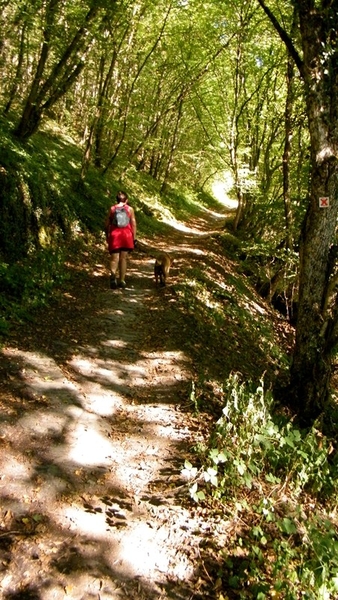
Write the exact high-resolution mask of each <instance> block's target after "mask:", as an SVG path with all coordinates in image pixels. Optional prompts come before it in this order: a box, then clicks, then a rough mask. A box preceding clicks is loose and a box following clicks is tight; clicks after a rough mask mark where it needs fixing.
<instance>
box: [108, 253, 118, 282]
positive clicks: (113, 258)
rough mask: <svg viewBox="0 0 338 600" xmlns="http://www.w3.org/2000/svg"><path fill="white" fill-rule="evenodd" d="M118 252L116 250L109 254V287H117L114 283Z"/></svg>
mask: <svg viewBox="0 0 338 600" xmlns="http://www.w3.org/2000/svg"><path fill="white" fill-rule="evenodd" d="M119 258H120V256H119V253H118V252H114V253H113V254H111V255H110V258H109V268H110V287H111V288H116V287H117V283H116V272H117V269H118V266H119Z"/></svg>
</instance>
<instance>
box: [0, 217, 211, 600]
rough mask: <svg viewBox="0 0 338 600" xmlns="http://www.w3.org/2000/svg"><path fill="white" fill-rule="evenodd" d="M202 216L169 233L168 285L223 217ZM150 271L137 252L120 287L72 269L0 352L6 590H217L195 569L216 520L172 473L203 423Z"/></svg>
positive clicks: (104, 593)
mask: <svg viewBox="0 0 338 600" xmlns="http://www.w3.org/2000/svg"><path fill="white" fill-rule="evenodd" d="M206 219H207V221H206V222H204V223H203V222H201V221H200V222H199V223H196V224H195V228H194V229H192V230H185V231H182V232H176V233H175V234H174V235H173V237H172V240H171V245H170V251H171V252H172V254H173V255H174V256H175V257H176V260H175V265H174V269H173V275H172V281H175V278H177V277H178V275H179V274H180V276H182V273H180V271H182V268H183V263H184V261H185V260H187V258H189V257H191V258H194V257H195V258H196V257H199V258H200V257H201V256H203V252H204V249H203V248H204V245H205V243H206V238H205V237H204V236H203V235H201V234H202V233H203V230H204V232H205V230H206V229H205V228H206V226H207V223H208V222H209V225H208V226H209V229H210V223H211V225H213V224H216V226H220V225H221V220H220V219H221V215H212V214H210V215H206ZM160 245H161V244H159V246H160ZM86 258H88V257H86V256H85V255H84V256H82V261H83V264H84V265H85V264H86ZM87 263H88V260H87ZM152 270H153V259H152V258H149V256H148V255H147V254H141V253H138V254H135V255H134V257H133V258H132V260H131V262H130V268H129V283H128V288H127V289H126V290H114V291H113V290H109V289H107V272H106V270H105V267H104V265H102V264H100V263H99V262H97V263H96V264H95V265H90V266H88V268H87V271H86V272H84V271H81V270H80V271H79V273H78V274H76V272H74V273H73V276H72V277H73V279H72V280H74V281H75V282H76V284H75V285H73V284H72V285H71V286H70V287H69V289H68V290H67V291H65V293H64V294H63V296H62V299H61V300H59V301H58V302H56V304H55V306H54V307H52V308H51V309H49V310H48V311H44V312H41V314H40V318H39V319H38V320H36V321H35V322H34V323H32V324H31V325H27V326H25V330H24V331H22V329H21V331H20V328H19V329H16V330H15V332H14V333H13V338H12V340H11V343H8V345H7V346H6V347H5V348H3V350H2V353H1V354H2V357H1V361H2V362H1V367H0V370H1V375H2V381H3V385H2V388H1V393H0V401H1V414H2V416H1V428H0V461H1V475H0V497H1V509H0V527H1V529H0V571H1V583H0V597H1V598H4V599H6V598H11V599H14V598H15V599H17V600H18V599H21V598H24V599H37V600H38V599H39V600H52V599H53V600H59V599H60V600H61V599H64V598H69V599H74V600H75V599H76V600H77V599H79V600H80V599H83V600H84V599H89V598H95V599H98V598H99V599H101V600H108V599H114V600H115V599H116V600H117V599H119V600H120V599H123V598H133V599H135V600H143V599H146V600H151V599H164V598H173V599H177V600H179V599H183V598H190V599H193V598H194V599H195V598H207V597H215V596H213V595H212V589H211V588H210V585H211V584H210V583H209V588H210V589H207V587H206V584H205V581H202V579H203V580H205V579H207V577H205V573H204V577H200V574H201V572H202V571H203V565H202V564H201V560H200V553H199V547H200V544H201V542H202V540H203V539H204V538H206V537H208V536H209V535H210V524H207V522H206V521H205V520H204V518H203V517H202V515H200V514H199V513H198V512H197V511H195V510H193V507H191V506H190V505H189V502H187V501H186V495H187V490H186V489H185V488H184V487H183V488H182V485H183V486H184V481H183V480H182V478H181V475H180V469H181V466H182V463H183V462H184V458H185V456H187V455H188V454H189V449H190V445H191V440H192V436H193V433H194V434H195V433H196V429H198V423H197V422H195V421H194V419H193V418H192V417H190V416H188V415H187V414H186V413H184V412H182V410H181V408H180V407H181V403H182V402H184V401H185V400H186V399H187V398H188V396H189V389H190V386H191V380H192V379H193V377H194V370H195V368H196V365H194V364H193V361H192V359H191V357H189V355H188V354H187V353H186V352H185V351H184V350H182V343H181V342H182V339H185V338H186V336H188V335H189V332H185V331H184V319H182V321H179V322H178V321H177V319H176V318H175V317H173V316H172V315H171V316H170V307H171V305H174V303H175V295H174V294H173V293H172V290H171V286H170V285H169V286H168V287H167V288H166V289H156V288H155V286H154V282H153V275H152ZM166 313H168V314H169V316H167V317H166ZM198 580H200V582H199V583H198ZM209 594H210V595H209Z"/></svg>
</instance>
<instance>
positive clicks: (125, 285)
mask: <svg viewBox="0 0 338 600" xmlns="http://www.w3.org/2000/svg"><path fill="white" fill-rule="evenodd" d="M119 287H120V288H123V289H124V288H126V287H127V284H126V282H125V281H120V283H119Z"/></svg>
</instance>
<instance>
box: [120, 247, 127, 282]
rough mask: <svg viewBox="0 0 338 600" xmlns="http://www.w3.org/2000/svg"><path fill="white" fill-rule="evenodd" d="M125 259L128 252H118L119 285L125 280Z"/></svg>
mask: <svg viewBox="0 0 338 600" xmlns="http://www.w3.org/2000/svg"><path fill="white" fill-rule="evenodd" d="M127 257H128V252H125V251H124V250H122V252H120V260H119V274H120V283H124V282H125V281H124V280H125V278H126V272H127Z"/></svg>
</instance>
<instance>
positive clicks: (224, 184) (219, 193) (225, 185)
mask: <svg viewBox="0 0 338 600" xmlns="http://www.w3.org/2000/svg"><path fill="white" fill-rule="evenodd" d="M232 187H233V179H232V176H231V174H230V173H224V176H223V178H222V179H215V180H214V181H213V183H212V185H211V192H212V194H213V196H215V198H216V200H218V202H221V203H222V204H224V205H225V206H227V207H228V208H237V200H234V199H233V198H230V197H229V195H228V194H229V192H230V190H231V188H232Z"/></svg>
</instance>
